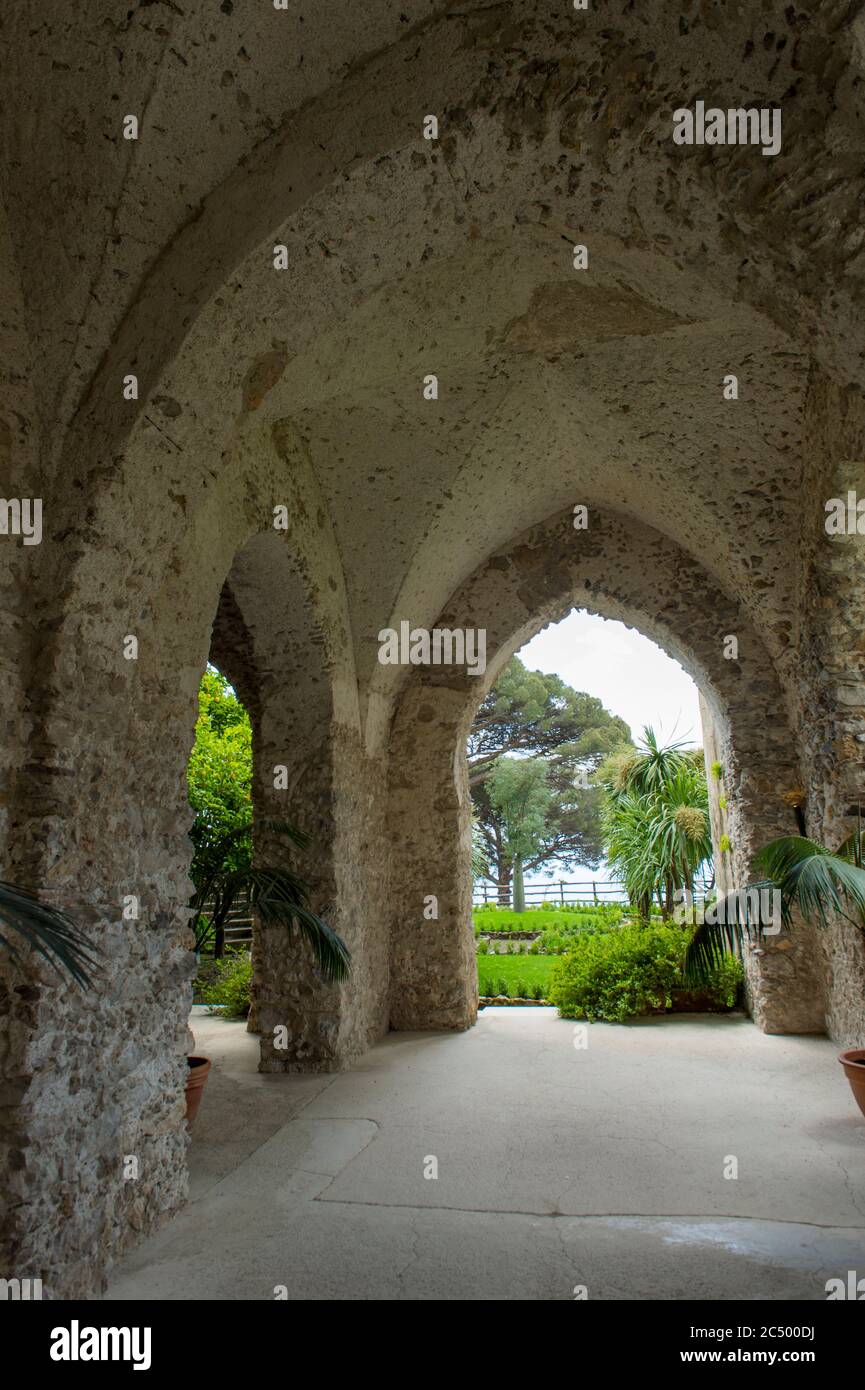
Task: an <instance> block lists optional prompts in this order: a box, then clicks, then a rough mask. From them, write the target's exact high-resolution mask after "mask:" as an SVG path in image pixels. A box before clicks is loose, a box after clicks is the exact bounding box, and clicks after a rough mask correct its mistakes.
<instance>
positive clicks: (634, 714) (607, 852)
mask: <svg viewBox="0 0 865 1390" xmlns="http://www.w3.org/2000/svg"><path fill="white" fill-rule="evenodd" d="M700 698H701V697H700V695H699V691H698V689H697V687H696V685H695V684H694V682H693V680H692V679H691V678H690V677H689V676H688V674H687V673H686V672H685V671H683V670H682V668H681V667H680V666H679V665H678V663H676V662H675V661H673V659H672V658H671V657H669V656H667V654H666V653H664V652H663V651H662V650H661V649H660V648H659V647H657V646H656V645H655V644H654V643H652V642H651V641H649V639H648V638H646V637H644V636H643V635H642V634H640V633H638V632H636V631H634V630H633V629H629V628H626V627H625V626H624V624H622V623H620V622H616V621H614V620H609V619H604V618H601V617H598V616H596V615H592V614H589V613H586V612H579V611H577V610H572V611H571V613H569V614H567V615H566V616H565V617H564V618H563V619H562V620H561V621H560V622H559V623H556V624H551V625H549V626H548V627H546V628H545V629H544V630H543V632H541V633H539V634H537V635H536V636H535V637H534V638H533V639H532V640H531V641H530V642H528V643H527V644H526V645H525V646H524V647H523V648H522V649H521V650H520V652H518V653H517V654H516V655H515V656H514V657H512V658H511V661H510V663H509V664H508V666H507V667H506V668H505V669H504V671H503V672H502V673H501V675H500V676H499V679H498V680H497V682H496V684H495V685H494V686H493V687H492V688H491V689H490V690H489V691H488V692H487V694H486V695H485V697H484V699H483V700H482V702H481V704H480V705H479V707H478V709H477V710H476V712H475V715H474V718H473V720H472V724H471V728H470V730H469V734H468V738H467V745H466V758H467V763H468V780H469V791H470V795H471V798H472V832H473V836H472V837H473V852H472V874H473V880H474V889H473V905H472V918H473V925H474V932H475V939H476V949H477V952H478V994H479V998H480V1001H481V1003H482V1004H485V1003H486V1002H487V1001H489V1000H492V999H497V1000H505V999H506V1000H508V1001H513V1000H528V999H534V1000H536V1001H539V1002H540V1001H546V1000H548V999H549V1000H551V1001H552V1002H555V1003H559V1004H560V1006H562V1005H563V1006H564V1009H565V1010H566V1011H568V1012H570V1013H574V1012H575V1010H576V1009H577V1007H578V1006H581V1007H582V1010H583V1012H584V1013H585V1012H586V1011H587V1010H588V1013H589V1015H590V1016H594V1017H610V1016H613V1015H614V1016H615V1018H616V1020H619V1019H623V1018H627V1017H631V1016H632V1015H633V1014H634V1013H635V1012H636V1013H638V1012H640V1011H641V1010H643V1009H646V1008H650V1009H652V1010H653V1011H655V1012H657V1010H658V1008H659V1007H660V1008H664V1007H665V1006H666V1007H677V1008H689V1009H696V1008H698V1007H700V1005H701V1004H702V1006H703V1007H705V1008H707V1009H720V1008H731V1007H733V1006H735V1005H736V1004H737V1003H738V1002H739V994H740V989H739V985H740V983H741V976H742V967H741V963H740V962H739V961H738V960H732V959H731V960H730V961H729V962H726V963H725V965H724V967H723V968H720V967H719V969H718V971H717V978H714V977H713V979H712V981H711V982H710V983H709V984H708V986H707V988H706V989H704V990H702V991H687V990H686V989H685V987H684V981H683V979H682V977H681V973H680V972H677V970H676V968H675V966H674V960H676V957H677V953H678V954H679V955H680V956H681V957H682V959H683V958H684V952H685V949H686V942H687V929H686V925H685V919H686V917H688V916H689V915H690V914H689V913H688V907H687V904H688V902H689V901H690V903H691V904H692V905H696V908H697V910H699V909H700V908H701V906H702V905H703V903H704V902H706V901H707V900H711V898H712V897H713V896H714V895H715V889H716V884H715V867H714V857H713V844H712V811H711V810H710V799H711V802H712V806H713V808H714V811H715V815H716V817H718V818H719V820H720V829H719V831H718V832H717V833H716V837H715V838H716V841H718V848H719V856H718V857H719V860H721V861H723V857H724V856H725V855H728V854H729V845H728V842H727V840H726V838H725V837H726V830H725V828H724V825H723V822H724V814H725V810H726V799H725V797H724V795H723V790H722V788H721V787H720V785H719V787H718V790H717V792H716V794H715V795H714V796H712V797H711V798H710V791H709V781H708V778H709V777H712V780H713V782H714V781H716V780H717V781H718V782H719V783H720V782H721V774H722V769H721V768H720V766H716V767H715V769H714V771H715V772H717V774H718V777H717V778H715V777H713V776H712V773H713V769H712V760H711V758H710V757H709V758H707V756H706V755H705V753H704V747H703V742H704V740H703V730H702V718H701V712H700ZM707 718H708V716H707ZM709 722H710V721H709ZM710 733H711V724H710ZM709 752H710V753H711V749H710V750H709ZM637 924H641V925H645V926H646V927H651V933H650V934H649V935H644V934H639V933H637V932H633V933H631V932H629V931H628V930H626V929H627V928H630V927H631V926H634V925H637ZM608 937H609V940H608ZM589 938H591V940H589ZM754 944H755V946H756V942H755V943H754ZM626 948H627V949H626ZM649 948H651V949H649ZM575 949H579V950H580V951H582V953H583V957H584V959H583V961H582V962H581V963H578V962H573V963H572V964H571V965H570V966H569V967H568V968H569V969H570V971H571V977H572V978H571V979H570V981H568V980H566V978H565V976H566V974H567V972H566V971H565V970H564V965H563V958H564V957H565V956H566V955H568V954H569V953H572V952H573V951H574V950H575ZM641 952H642V954H641ZM617 962H618V963H617ZM678 963H679V964H681V961H680V962H678ZM563 972H564V973H563ZM587 972H589V973H587ZM578 973H579V975H580V982H579V984H580V988H579V990H577V989H576V988H575V979H576V975H577V974H578ZM554 977H558V978H559V985H560V986H561V992H560V988H559V986H556V987H555V988H553V980H554ZM578 995H579V997H578Z"/></svg>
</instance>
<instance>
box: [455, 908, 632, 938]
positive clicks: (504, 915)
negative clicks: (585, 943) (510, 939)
mask: <svg viewBox="0 0 865 1390" xmlns="http://www.w3.org/2000/svg"><path fill="white" fill-rule="evenodd" d="M623 911H624V909H623V907H622V905H621V904H620V903H599V904H598V905H597V906H596V907H595V906H592V905H590V904H587V903H575V904H571V905H570V906H569V905H567V904H566V905H565V906H564V907H556V906H555V904H552V905H550V906H548V907H543V908H540V907H529V908H527V909H526V911H525V912H514V911H513V909H512V908H510V907H497V906H496V905H495V904H494V903H485V904H484V905H483V906H478V907H475V908H473V910H472V917H473V920H474V924H475V928H476V929H480V930H481V931H501V932H507V931H543V930H544V929H545V928H547V927H556V928H560V929H563V930H564V929H567V928H571V927H580V928H583V927H589V926H592V925H607V926H615V925H617V923H619V922H620V921H621V920H622V914H623Z"/></svg>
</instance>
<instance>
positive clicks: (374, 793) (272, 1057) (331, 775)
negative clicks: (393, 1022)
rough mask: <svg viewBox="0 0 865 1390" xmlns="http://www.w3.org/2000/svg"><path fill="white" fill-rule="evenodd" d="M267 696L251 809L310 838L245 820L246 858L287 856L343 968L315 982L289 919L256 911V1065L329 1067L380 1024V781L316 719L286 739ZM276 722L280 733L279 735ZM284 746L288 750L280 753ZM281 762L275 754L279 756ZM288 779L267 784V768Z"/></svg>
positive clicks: (279, 714)
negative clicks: (302, 741) (302, 843)
mask: <svg viewBox="0 0 865 1390" xmlns="http://www.w3.org/2000/svg"><path fill="white" fill-rule="evenodd" d="M285 709H286V706H284V705H281V704H280V702H279V701H278V700H277V701H274V700H273V698H272V696H271V697H270V700H269V703H268V704H266V705H265V706H264V708H263V711H262V735H261V739H260V744H259V747H258V748H257V750H256V780H255V818H256V822H259V821H260V820H261V819H262V818H263V817H268V818H273V819H285V820H287V821H289V822H290V823H291V824H293V825H296V826H297V827H298V828H299V829H301V830H303V831H305V832H306V833H307V834H309V835H310V837H311V843H310V845H309V847H308V848H307V849H305V850H301V851H298V850H292V849H291V848H288V849H287V848H286V846H287V843H288V842H287V841H286V840H285V839H284V837H280V836H278V835H277V836H274V835H270V834H268V833H267V832H266V831H265V830H263V829H257V830H256V834H255V862H256V863H259V864H266V863H267V864H282V865H284V864H288V865H289V866H290V867H291V868H292V869H293V870H294V871H295V872H296V873H297V874H298V876H299V877H300V878H301V879H302V880H303V881H304V883H305V884H306V885H307V887H308V889H309V894H310V904H309V905H310V907H311V908H312V910H313V911H314V912H315V913H317V914H318V915H319V916H320V917H322V918H323V919H324V921H326V922H327V924H328V925H329V926H330V927H332V928H333V930H334V931H336V932H338V934H339V935H340V936H341V937H342V938H343V940H344V941H345V943H346V945H347V946H348V948H349V950H350V951H351V954H352V963H351V973H350V975H349V978H348V979H347V980H346V981H345V982H343V983H341V984H327V983H325V981H324V980H323V979H322V977H321V973H320V971H319V969H318V967H317V965H316V963H315V958H314V955H313V951H312V948H311V947H310V946H309V945H308V944H307V943H306V942H305V941H304V939H303V937H302V935H301V934H300V933H299V931H298V930H297V929H295V931H294V932H293V933H292V934H291V935H289V933H288V931H287V929H286V928H285V927H283V926H278V925H270V926H267V925H265V924H264V923H263V922H262V921H261V920H258V921H256V924H255V929H254V938H253V939H254V949H253V993H254V1000H255V1018H256V1026H257V1030H258V1032H259V1033H260V1040H261V1061H260V1064H259V1070H260V1071H263V1072H278V1071H289V1072H291V1071H337V1070H339V1069H340V1068H342V1067H344V1066H346V1065H347V1064H348V1063H349V1062H350V1061H351V1060H353V1059H354V1058H356V1057H358V1056H360V1055H361V1054H362V1053H363V1052H364V1051H365V1050H366V1048H368V1047H369V1046H371V1045H372V1044H373V1043H374V1042H377V1041H378V1039H379V1038H380V1037H382V1035H383V1034H384V1033H385V1032H386V1031H387V997H388V982H389V961H388V939H387V920H388V918H387V847H386V839H385V834H384V825H383V809H384V780H383V777H382V776H381V774H380V772H379V771H378V770H377V769H376V768H375V766H373V765H371V764H370V763H369V762H368V761H366V760H364V758H363V757H362V754H361V751H360V746H359V740H358V738H357V735H356V734H355V733H353V732H352V733H349V732H348V731H346V730H344V729H342V730H340V729H338V728H336V727H333V726H328V727H327V728H326V729H325V730H324V731H323V732H321V731H319V733H320V737H319V739H318V741H317V742H316V741H314V740H311V741H310V742H309V743H307V745H306V747H298V739H297V735H298V733H299V730H298V728H297V727H296V726H295V727H294V728H293V727H292V724H291V721H290V720H288V721H286V719H285V718H284V715H283V711H284V710H285ZM280 730H281V731H282V732H281V733H280ZM286 750H288V751H286ZM287 757H288V758H290V762H289V763H286V758H287ZM279 765H281V766H285V767H287V769H288V787H287V788H286V789H285V790H278V789H275V788H274V785H273V782H274V768H275V767H277V766H279Z"/></svg>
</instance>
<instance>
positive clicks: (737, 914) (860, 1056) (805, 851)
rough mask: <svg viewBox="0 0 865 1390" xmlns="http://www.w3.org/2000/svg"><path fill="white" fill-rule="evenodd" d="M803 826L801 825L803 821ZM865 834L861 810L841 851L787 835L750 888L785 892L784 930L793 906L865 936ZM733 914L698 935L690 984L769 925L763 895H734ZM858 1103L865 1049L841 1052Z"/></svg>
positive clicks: (770, 849) (863, 1091)
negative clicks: (756, 911)
mask: <svg viewBox="0 0 865 1390" xmlns="http://www.w3.org/2000/svg"><path fill="white" fill-rule="evenodd" d="M800 825H801V822H800ZM863 861H865V831H863V829H862V822H861V813H860V812H859V808H857V827H856V830H855V831H854V833H853V834H852V835H848V837H847V838H846V839H845V840H844V841H843V843H842V844H840V845H839V846H838V848H837V849H836V850H830V849H827V847H826V846H825V845H821V844H820V843H819V842H818V841H817V840H811V839H809V838H808V837H807V836H806V835H789V836H782V837H781V838H780V839H777V840H771V841H770V842H769V844H767V845H764V846H763V848H762V849H761V850H760V852H759V853H758V854H757V856H756V858H755V867H756V869H757V871H758V872H759V873H762V874H765V876H766V877H765V880H763V881H762V882H760V883H756V884H751V885H749V886H750V887H751V888H757V889H759V888H762V887H766V886H768V887H774V888H777V889H778V890H779V891H780V895H781V913H782V919H783V923H784V926H785V927H789V926H790V925H791V912H792V908H793V906H796V907H798V908H799V911H800V912H801V913H802V916H803V917H804V918H805V920H806V921H807V922H810V923H813V924H814V925H817V926H820V927H825V926H826V925H827V924H828V922H829V919H830V917H832V916H839V917H843V918H844V919H845V920H846V921H847V922H849V923H850V924H851V925H852V926H853V927H854V928H855V929H856V930H857V931H860V932H862V933H863V934H865V862H863ZM728 901H729V902H730V908H731V910H730V911H728V912H725V913H722V914H717V913H716V914H714V915H715V916H718V915H720V916H721V917H723V918H724V919H725V920H724V921H710V922H706V921H704V922H702V923H701V924H700V925H699V926H698V927H697V930H696V931H695V933H694V935H693V938H692V940H691V943H690V946H689V947H688V951H687V955H686V958H685V978H686V981H688V982H692V983H694V984H701V983H703V982H704V981H705V979H706V976H707V973H708V970H709V969H710V968H711V967H712V966H713V965H714V964H716V963H717V962H718V961H719V960H720V959H721V957H722V956H724V955H725V954H727V953H728V952H733V953H735V954H737V955H740V956H741V955H742V953H743V949H744V944H745V940H746V939H747V938H750V937H751V936H755V935H756V936H758V937H759V934H760V932H761V931H762V928H763V926H764V925H767V924H766V923H763V922H762V921H760V920H754V919H753V918H752V917H751V911H752V902H753V903H756V902H757V901H762V895H760V894H759V893H757V894H754V895H751V894H750V893H748V894H736V895H733V894H731V895H729V899H728ZM838 1060H839V1062H840V1063H841V1065H842V1067H843V1068H844V1073H845V1075H846V1077H847V1080H848V1081H849V1083H850V1089H851V1090H852V1092H853V1095H854V1098H855V1100H856V1104H857V1105H858V1106H859V1109H860V1110H861V1111H862V1114H863V1115H865V1047H851V1048H847V1049H845V1050H844V1051H843V1052H840V1053H839V1054H838Z"/></svg>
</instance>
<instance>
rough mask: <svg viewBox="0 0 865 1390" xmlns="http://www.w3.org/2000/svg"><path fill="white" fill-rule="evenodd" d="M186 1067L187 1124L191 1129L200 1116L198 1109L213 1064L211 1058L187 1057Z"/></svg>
mask: <svg viewBox="0 0 865 1390" xmlns="http://www.w3.org/2000/svg"><path fill="white" fill-rule="evenodd" d="M186 1065H187V1068H188V1073H187V1077H186V1123H187V1124H188V1125H189V1127H190V1129H191V1128H192V1124H193V1121H194V1119H195V1117H196V1115H197V1114H198V1107H199V1105H200V1104H201V1093H202V1091H203V1090H204V1083H205V1081H206V1080H207V1074H208V1072H209V1071H210V1067H211V1062H210V1058H209V1057H187V1059H186Z"/></svg>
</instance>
